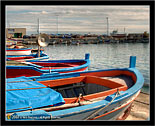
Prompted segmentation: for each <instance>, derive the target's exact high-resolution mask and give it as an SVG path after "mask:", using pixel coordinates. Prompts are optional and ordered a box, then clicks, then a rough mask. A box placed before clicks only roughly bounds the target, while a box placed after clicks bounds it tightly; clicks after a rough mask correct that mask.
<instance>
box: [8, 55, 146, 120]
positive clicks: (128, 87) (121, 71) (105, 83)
mask: <svg viewBox="0 0 155 126" xmlns="http://www.w3.org/2000/svg"><path fill="white" fill-rule="evenodd" d="M135 59H136V58H135V57H131V58H130V66H129V68H117V69H107V70H96V71H86V72H74V73H66V74H59V75H51V76H48V77H47V76H45V78H44V77H27V78H26V77H23V78H11V79H7V84H6V87H7V89H6V93H7V94H6V114H7V117H9V118H8V120H14V118H13V117H14V116H16V117H30V118H27V120H40V119H43V120H45V119H47V120H70V121H73V120H116V119H117V118H118V117H119V116H120V115H121V114H122V113H123V112H124V111H125V110H126V109H127V108H128V107H129V106H130V105H131V104H132V102H133V101H134V100H135V99H136V97H137V96H138V95H139V93H140V90H141V88H142V86H143V83H144V78H143V76H142V74H141V73H140V72H139V71H138V70H137V69H136V68H135V64H136V62H135V61H136V60H135ZM25 85H26V86H25ZM32 92H33V93H32ZM31 93H32V95H31ZM40 93H41V94H40ZM19 94H20V95H19ZM52 94H54V95H52ZM20 100H22V101H23V102H22V103H21V102H20ZM17 103H18V104H17ZM24 103H25V104H24ZM16 120H25V119H24V118H16Z"/></svg>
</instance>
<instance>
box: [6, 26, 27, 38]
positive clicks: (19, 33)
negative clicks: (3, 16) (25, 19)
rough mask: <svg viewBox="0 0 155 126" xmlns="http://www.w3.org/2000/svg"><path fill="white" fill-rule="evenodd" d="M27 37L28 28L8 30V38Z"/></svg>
mask: <svg viewBox="0 0 155 126" xmlns="http://www.w3.org/2000/svg"><path fill="white" fill-rule="evenodd" d="M24 35H26V28H6V37H7V38H23V36H24Z"/></svg>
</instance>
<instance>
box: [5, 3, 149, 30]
mask: <svg viewBox="0 0 155 126" xmlns="http://www.w3.org/2000/svg"><path fill="white" fill-rule="evenodd" d="M6 14H7V16H6V18H7V20H6V21H7V23H10V25H12V26H14V27H26V28H27V30H32V28H34V29H35V30H36V27H37V20H38V18H39V19H40V27H41V30H42V31H45V32H46V31H48V32H50V31H54V30H55V31H56V28H57V23H58V26H59V30H60V31H76V30H77V31H81V32H82V31H88V32H89V31H92V32H97V31H98V32H103V31H105V32H106V25H107V19H106V17H108V19H109V27H110V30H111V31H112V30H113V29H115V28H120V29H123V28H124V27H128V32H130V31H137V32H138V31H142V32H143V31H144V30H146V29H147V31H148V30H149V16H150V15H149V6H129V5H128V6H116V5H114V6H101V5H100V6H99V5H96V6H88V5H86V6H65V5H64V6H60V5H59V6H44V5H43V6H36V5H35V6H7V8H6ZM132 28H133V29H132Z"/></svg>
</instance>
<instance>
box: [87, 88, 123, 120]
mask: <svg viewBox="0 0 155 126" xmlns="http://www.w3.org/2000/svg"><path fill="white" fill-rule="evenodd" d="M118 94H120V92H119V89H117V92H116V95H115V96H114V97H113V99H112V100H111V101H110V102H109V103H108V104H107V105H106V106H104V107H103V108H100V109H99V110H97V111H96V112H94V113H92V114H91V115H89V116H88V117H87V118H85V119H84V120H88V119H90V118H91V117H92V116H94V115H96V114H97V113H99V112H100V111H102V110H103V109H105V108H107V107H108V106H109V105H110V104H111V103H112V102H113V101H114V99H115V98H116V97H117V95H118Z"/></svg>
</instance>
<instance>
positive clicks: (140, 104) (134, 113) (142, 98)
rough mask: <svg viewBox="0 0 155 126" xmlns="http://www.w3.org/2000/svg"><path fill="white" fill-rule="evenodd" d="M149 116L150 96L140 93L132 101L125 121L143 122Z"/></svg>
mask: <svg viewBox="0 0 155 126" xmlns="http://www.w3.org/2000/svg"><path fill="white" fill-rule="evenodd" d="M149 116H150V95H149V94H147V93H143V92H141V93H140V94H139V96H138V97H137V98H136V100H134V102H133V104H132V109H131V112H130V114H129V116H128V117H127V118H126V119H125V120H144V121H147V120H148V119H149Z"/></svg>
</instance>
